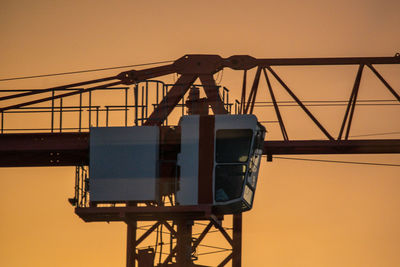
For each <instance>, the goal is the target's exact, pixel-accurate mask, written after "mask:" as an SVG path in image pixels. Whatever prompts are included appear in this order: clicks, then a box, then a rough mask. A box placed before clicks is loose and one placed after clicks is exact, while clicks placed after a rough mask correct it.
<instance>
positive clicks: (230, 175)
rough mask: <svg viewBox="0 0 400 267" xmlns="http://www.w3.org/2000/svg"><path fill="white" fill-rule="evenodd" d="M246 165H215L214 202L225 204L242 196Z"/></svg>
mask: <svg viewBox="0 0 400 267" xmlns="http://www.w3.org/2000/svg"><path fill="white" fill-rule="evenodd" d="M245 175H246V165H244V164H235V165H217V166H216V167H215V201H216V202H225V201H229V200H232V199H237V198H240V197H241V196H242V190H243V181H244V177H245Z"/></svg>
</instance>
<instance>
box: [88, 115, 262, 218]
mask: <svg viewBox="0 0 400 267" xmlns="http://www.w3.org/2000/svg"><path fill="white" fill-rule="evenodd" d="M264 136H265V128H264V127H263V126H262V125H261V124H260V123H258V121H257V118H256V117H255V116H254V115H206V116H203V115H188V116H183V117H182V118H181V119H180V121H179V125H178V126H175V127H165V126H137V127H95V128H91V129H90V164H89V169H90V179H89V183H90V202H91V204H93V205H97V204H98V203H126V202H138V203H140V202H146V203H149V202H151V203H156V204H157V203H161V200H162V199H163V196H167V195H171V194H174V195H175V203H174V205H180V206H182V205H184V206H198V205H206V206H212V209H213V212H214V213H217V214H232V213H237V212H242V211H246V210H250V209H251V208H252V205H253V201H254V193H255V190H256V186H257V176H258V170H259V167H260V159H261V155H262V150H263V143H264Z"/></svg>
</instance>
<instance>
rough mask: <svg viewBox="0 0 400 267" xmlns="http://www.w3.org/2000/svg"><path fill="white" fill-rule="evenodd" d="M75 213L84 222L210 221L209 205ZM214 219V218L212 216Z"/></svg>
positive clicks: (97, 209) (89, 209)
mask: <svg viewBox="0 0 400 267" xmlns="http://www.w3.org/2000/svg"><path fill="white" fill-rule="evenodd" d="M75 213H76V214H77V215H78V216H79V217H80V218H81V219H82V220H84V221H85V222H104V221H109V222H111V221H114V222H118V221H122V222H127V221H132V220H136V221H154V220H177V219H184V220H210V218H211V217H213V216H214V215H212V214H213V213H212V208H211V206H210V205H197V206H146V207H134V206H128V207H78V208H75ZM214 217H215V216H214Z"/></svg>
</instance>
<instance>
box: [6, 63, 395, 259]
mask: <svg viewBox="0 0 400 267" xmlns="http://www.w3.org/2000/svg"><path fill="white" fill-rule="evenodd" d="M377 64H400V56H398V55H396V56H395V57H363V58H294V59H256V58H253V57H250V56H231V57H229V58H225V59H224V58H221V57H220V56H217V55H186V56H184V57H182V58H180V59H178V60H176V61H175V62H174V63H173V64H170V65H164V66H160V67H154V68H149V69H144V70H130V71H125V72H122V73H120V74H118V75H116V76H110V77H106V78H101V79H96V80H91V81H85V82H79V83H74V84H69V85H65V86H59V87H55V88H48V89H41V90H29V91H26V92H18V93H17V94H14V95H9V96H3V97H0V102H1V101H5V100H12V99H19V98H22V97H26V96H34V95H38V94H42V93H48V92H51V96H50V97H45V98H40V99H36V100H31V101H27V102H20V103H18V104H12V105H9V106H5V107H1V108H0V113H1V118H2V120H1V133H4V114H5V113H6V112H11V111H15V110H17V109H19V110H22V108H24V107H27V106H31V105H34V104H39V103H43V102H48V101H51V107H50V112H51V128H50V132H51V133H50V134H48V135H46V134H37V135H35V134H22V135H18V134H2V135H0V144H1V146H0V166H53V165H64V166H69V165H71V164H72V165H87V164H88V144H89V134H88V133H83V132H81V131H82V130H83V128H82V112H83V111H84V110H85V108H87V107H85V106H83V105H82V94H84V93H89V106H88V112H89V126H90V123H91V111H92V108H93V106H92V105H91V101H92V95H91V93H92V92H93V91H96V90H101V89H103V88H109V87H112V86H117V85H121V84H124V85H131V84H138V83H139V82H145V83H146V92H144V91H143V90H144V89H143V88H142V94H141V96H142V98H141V100H142V101H141V105H139V88H138V86H137V85H136V86H134V93H133V95H134V99H135V100H134V101H135V104H134V106H129V105H128V101H127V100H126V99H127V97H125V103H124V105H123V106H106V107H105V111H106V114H107V115H106V116H107V117H108V112H110V111H111V110H112V108H116V109H122V110H125V126H126V125H128V123H127V122H128V119H127V110H128V108H130V107H134V108H135V120H134V124H135V125H162V124H166V123H167V118H168V115H169V114H170V113H171V112H172V110H173V109H174V108H175V107H177V106H179V103H180V101H182V104H181V106H182V109H184V104H185V103H184V96H185V94H186V93H187V91H188V90H189V88H190V87H191V86H192V85H193V84H194V82H195V81H196V80H197V79H200V81H201V84H202V85H201V86H202V87H203V89H204V91H205V93H206V95H207V99H206V101H207V104H208V105H209V106H210V107H211V109H212V111H213V113H214V114H226V113H228V111H229V108H230V105H226V104H225V103H224V100H225V95H223V97H222V99H221V95H220V93H219V89H218V88H219V87H218V86H217V85H216V82H215V80H214V78H213V74H215V73H217V72H219V71H221V70H223V69H224V68H231V69H234V70H243V71H244V75H243V84H242V95H241V102H236V104H237V105H236V108H235V110H236V111H238V113H240V114H248V113H253V112H254V107H255V104H256V97H257V92H258V87H259V86H258V85H259V80H260V77H261V72H263V73H264V76H265V79H266V81H267V85H268V91H269V94H270V96H271V99H272V103H273V107H274V110H275V113H276V116H277V119H278V123H279V126H280V129H281V132H282V136H283V141H276V142H274V141H269V142H266V143H265V144H264V154H267V156H268V159H271V158H272V155H275V154H349V153H400V140H348V138H349V136H350V129H351V124H352V120H353V117H354V113H355V106H356V104H357V96H358V92H359V87H360V81H361V76H362V72H363V69H364V66H367V67H368V68H369V69H371V71H372V72H373V73H374V74H375V75H376V76H377V77H378V79H379V80H380V81H381V82H382V83H383V84H384V85H385V86H386V88H387V89H388V90H389V91H390V92H391V94H393V96H394V97H395V98H396V99H397V101H398V102H400V96H399V94H398V93H397V92H396V91H395V90H394V89H393V88H392V87H391V86H390V85H389V83H388V82H387V81H386V80H385V79H384V78H383V76H382V75H381V74H380V73H379V72H378V71H377V70H376V69H375V67H374V65H377ZM311 65H312V66H316V65H358V66H359V69H358V72H357V75H356V79H355V82H354V86H353V90H352V92H351V95H350V98H349V101H348V103H347V109H346V112H345V116H344V119H343V122H342V124H341V129H340V133H339V136H338V138H337V139H335V138H333V136H332V135H331V134H330V133H329V132H328V131H327V130H326V129H325V128H324V127H323V126H322V124H321V123H320V122H319V121H318V120H317V118H316V117H315V116H314V115H313V114H312V113H311V112H310V110H309V109H308V108H307V107H306V105H305V104H304V103H303V101H301V100H300V99H299V98H298V97H297V96H296V94H295V93H294V91H292V90H291V89H290V88H289V86H288V85H287V84H286V83H285V82H284V81H283V80H282V79H281V77H280V76H279V75H278V74H277V73H276V72H275V71H274V70H273V69H272V67H273V66H311ZM255 67H257V70H256V74H255V77H254V80H253V83H252V87H251V90H250V92H249V95H248V96H247V94H246V84H247V71H248V70H250V69H252V68H255ZM267 70H268V71H269V72H270V73H271V74H272V76H273V77H274V78H275V79H276V80H277V81H278V83H279V84H280V85H281V86H282V87H283V88H284V89H285V90H286V92H287V93H288V94H289V95H290V96H291V97H292V98H293V100H294V101H295V102H296V104H297V105H298V106H300V107H301V109H302V110H303V111H304V112H305V113H306V115H307V116H308V117H309V118H310V119H311V120H312V121H313V122H314V124H315V125H316V126H317V127H318V128H319V129H320V131H321V132H322V133H323V134H324V135H325V136H326V138H327V139H328V140H323V141H313V140H303V141H289V135H288V133H287V131H286V127H285V124H284V121H283V117H282V114H281V112H280V109H279V102H278V101H277V100H276V98H275V94H274V92H273V89H272V86H271V83H270V79H269V77H268V74H267ZM167 74H180V77H179V78H178V80H177V81H176V83H175V84H174V85H172V87H171V88H165V86H163V89H162V92H163V93H162V100H161V101H160V102H159V101H158V97H159V93H158V84H157V101H156V105H155V106H154V111H153V112H152V113H151V114H150V115H148V113H147V112H148V110H147V107H148V91H147V88H148V82H149V80H151V79H153V78H156V77H160V76H163V75H167ZM113 80H117V81H113ZM111 81H113V82H111ZM99 83H101V85H96V86H93V87H89V88H85V89H76V88H77V87H81V86H86V85H92V84H93V85H94V84H99ZM68 90H70V92H64V93H61V94H56V93H55V92H58V91H68ZM125 92H126V93H125V94H127V89H125ZM77 94H79V106H78V112H79V120H78V121H79V123H78V125H79V127H78V128H77V129H78V133H76V134H69V133H55V130H59V131H60V132H61V131H62V129H63V128H62V112H63V111H64V112H65V111H66V110H65V109H67V108H66V107H63V104H62V101H63V98H65V97H69V96H73V95H77ZM246 98H247V101H246ZM56 99H60V104H59V107H58V109H57V107H56V106H55V103H54V101H55V100H56ZM138 108H141V116H140V115H139V112H138ZM99 111H100V110H99V109H98V108H97V107H96V112H97V114H98V112H99ZM55 112H59V113H60V127H59V129H57V128H54V122H55V120H54V114H55ZM97 118H98V116H97ZM97 121H98V119H97ZM96 124H97V123H96ZM107 124H108V120H107ZM346 125H347V127H346ZM343 134H344V139H345V140H342V137H343ZM38 138H39V139H38ZM38 140H39V141H38ZM21 141H22V142H21ZM23 154H25V155H28V157H23V156H22V155H23ZM21 156H22V157H21ZM32 156H35V157H36V159H35V160H32V159H31V158H32ZM81 174H82V173H81V172H79V169H78V171H77V175H78V176H79V177H80V176H81ZM80 181H81V180H80ZM75 196H76V195H75ZM208 208H209V207H199V206H196V207H192V208H190V209H189V210H181V211H180V210H179V206H174V207H162V206H160V207H159V206H156V207H154V206H148V207H144V208H143V207H131V206H129V205H128V206H127V207H123V208H122V210H121V208H119V207H109V208H99V207H87V208H85V207H77V208H76V213H77V214H78V215H79V216H81V217H82V218H83V219H84V220H85V221H91V220H98V221H113V220H118V221H125V222H126V223H127V225H128V232H127V236H128V240H127V266H130V267H131V266H135V259H136V258H137V256H136V247H137V245H138V244H140V243H141V242H142V240H144V239H145V238H147V237H148V236H149V235H150V234H151V232H153V231H154V230H155V229H156V228H157V227H158V226H159V225H164V226H165V227H166V228H167V229H168V230H170V232H171V235H175V236H176V237H177V238H178V244H177V246H176V249H172V250H171V254H170V256H169V257H168V258H170V259H172V257H174V255H175V252H176V255H175V257H176V264H177V265H178V266H188V265H190V264H191V263H192V259H191V250H192V249H193V248H196V247H197V246H198V245H199V244H200V242H201V240H202V238H204V236H205V235H206V234H207V233H208V232H209V230H210V228H211V227H212V226H214V227H216V228H217V229H218V230H219V231H220V232H221V233H222V235H223V236H224V237H225V238H226V239H227V241H228V242H229V243H230V245H231V246H232V253H231V254H230V255H228V257H226V258H225V259H224V260H223V261H222V262H221V263H220V265H219V266H224V265H226V264H227V263H228V262H229V261H232V266H234V267H238V266H241V235H242V215H241V214H236V215H234V216H233V228H234V229H233V235H232V237H230V236H229V235H228V234H227V232H226V231H225V230H224V229H223V228H222V226H221V224H220V220H219V219H218V218H216V217H215V216H214V215H213V214H212V212H211V211H210V210H208ZM193 213H194V214H196V215H193ZM199 213H200V215H199ZM96 216H97V217H96ZM160 216H161V217H160ZM188 216H189V217H188ZM190 216H192V217H190ZM149 219H150V220H157V222H156V223H155V224H154V225H153V226H152V227H151V228H150V229H149V230H148V231H146V233H145V234H144V235H142V236H141V237H139V238H138V239H137V235H136V230H137V221H138V220H149ZM166 219H171V220H174V221H176V225H177V227H178V228H177V230H174V229H173V228H172V227H171V226H170V225H169V224H166V223H165V220H166ZM198 219H203V220H208V221H209V224H208V225H207V227H206V228H205V229H204V231H203V232H202V233H201V235H200V237H201V238H199V239H197V240H196V241H194V242H192V232H191V226H190V222H191V221H193V220H198ZM211 225H212V226H211ZM171 229H172V230H171Z"/></svg>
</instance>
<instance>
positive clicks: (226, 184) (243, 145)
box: [214, 129, 253, 202]
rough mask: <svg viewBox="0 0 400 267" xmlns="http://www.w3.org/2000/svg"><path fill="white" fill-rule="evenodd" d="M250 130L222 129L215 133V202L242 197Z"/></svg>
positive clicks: (251, 135)
mask: <svg viewBox="0 0 400 267" xmlns="http://www.w3.org/2000/svg"><path fill="white" fill-rule="evenodd" d="M252 138H253V131H252V130H251V129H223V130H217V132H216V149H215V154H216V155H215V159H216V162H217V164H216V166H215V185H214V186H215V187H214V190H215V191H214V192H215V201H216V202H226V201H230V200H233V199H239V198H241V196H242V192H243V184H244V180H245V177H246V172H247V161H248V160H249V153H250V148H251V141H252Z"/></svg>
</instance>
